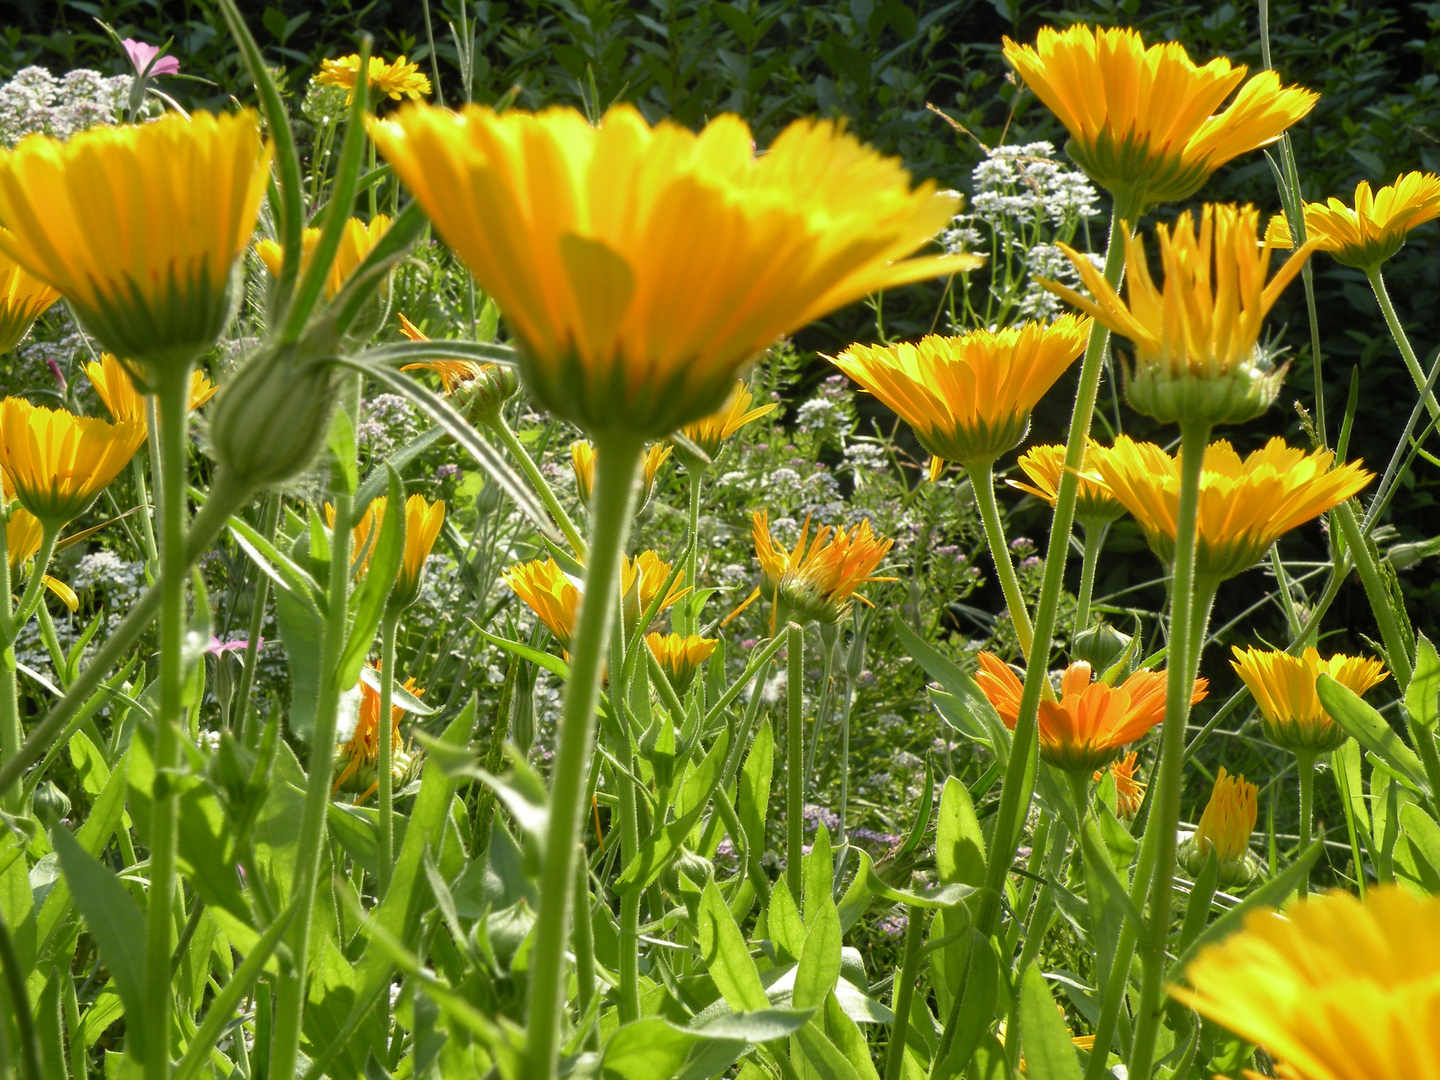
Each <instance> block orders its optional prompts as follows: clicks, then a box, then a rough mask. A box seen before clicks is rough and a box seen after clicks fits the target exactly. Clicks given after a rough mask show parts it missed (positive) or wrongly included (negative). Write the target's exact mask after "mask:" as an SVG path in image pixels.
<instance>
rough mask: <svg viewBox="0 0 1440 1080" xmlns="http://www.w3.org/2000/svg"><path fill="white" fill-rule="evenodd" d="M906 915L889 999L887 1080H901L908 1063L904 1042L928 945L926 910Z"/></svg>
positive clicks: (918, 910) (886, 1058)
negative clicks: (890, 1023) (891, 1015)
mask: <svg viewBox="0 0 1440 1080" xmlns="http://www.w3.org/2000/svg"><path fill="white" fill-rule="evenodd" d="M905 913H906V915H908V916H909V922H908V924H907V925H906V927H905V952H904V953H903V955H902V957H901V960H900V970H899V972H897V973H896V975H895V993H894V994H893V995H892V997H891V1000H890V1006H891V1011H892V1012H893V1013H894V1014H895V1020H894V1022H893V1026H892V1027H891V1029H890V1052H889V1053H888V1054H887V1055H886V1057H885V1080H900V1069H901V1066H902V1065H903V1064H904V1063H905V1039H906V1037H907V1036H908V1035H909V1034H910V1003H911V1001H912V999H913V998H914V997H915V979H916V977H917V976H918V975H919V967H920V957H921V955H922V953H923V952H924V950H923V949H922V946H923V945H924V944H925V909H924V908H918V907H907V908H906V909H905Z"/></svg>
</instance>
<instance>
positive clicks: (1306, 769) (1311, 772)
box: [1295, 751, 1315, 900]
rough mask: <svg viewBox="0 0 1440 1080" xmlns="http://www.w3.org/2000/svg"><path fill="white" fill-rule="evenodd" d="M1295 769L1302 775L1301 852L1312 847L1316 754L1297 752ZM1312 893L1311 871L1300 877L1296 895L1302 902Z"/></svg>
mask: <svg viewBox="0 0 1440 1080" xmlns="http://www.w3.org/2000/svg"><path fill="white" fill-rule="evenodd" d="M1295 769H1296V771H1297V772H1298V773H1299V774H1300V852H1301V854H1304V852H1305V851H1306V849H1308V848H1309V847H1310V829H1311V825H1312V822H1313V821H1314V814H1315V754H1314V753H1313V752H1311V751H1303V752H1301V751H1297V752H1296V754H1295ZM1309 892H1310V871H1309V870H1308V869H1307V870H1306V871H1305V872H1304V873H1303V874H1301V875H1300V884H1299V885H1298V886H1297V887H1296V889H1295V895H1296V896H1298V897H1300V898H1301V899H1302V900H1303V899H1304V898H1305V896H1306V895H1307V894H1308V893H1309Z"/></svg>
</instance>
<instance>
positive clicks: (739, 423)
mask: <svg viewBox="0 0 1440 1080" xmlns="http://www.w3.org/2000/svg"><path fill="white" fill-rule="evenodd" d="M753 400H754V395H752V394H751V393H750V388H749V387H748V386H746V385H745V384H744V383H743V382H737V383H736V384H735V389H733V390H731V391H730V396H729V397H728V398H726V399H725V404H724V405H722V406H721V407H720V411H719V412H714V413H711V414H710V415H709V416H707V417H704V418H703V419H700V420H696V421H695V422H694V423H693V424H686V425H685V426H684V427H682V428H681V429H680V434H682V435H684V436H685V437H686V438H687V439H689V440H690V441H691V442H693V443H694V444H695V445H696V446H698V447H699V448H700V449H701V450H703V451H705V456H706V457H708V458H709V459H710V460H711V461H714V460H715V458H716V456H717V455H718V454H719V453H720V447H721V446H722V445H724V443H725V440H726V439H728V438H730V436H731V435H734V434H735V432H737V431H739V430H740V429H741V428H742V427H744V426H745V425H746V424H748V423H750V421H752V420H759V419H760V418H761V417H762V416H768V415H769V414H770V413H772V412H774V411H775V410H776V409H778V408H779V407H780V406H779V404H778V403H777V402H774V401H772V402H770V403H769V404H768V405H761V406H759V407H758V408H754V409H752V408H750V402H751V401H753ZM681 460H682V461H684V462H685V467H686V468H690V467H691V463H690V459H689V457H688V455H682V458H681ZM697 464H698V463H697Z"/></svg>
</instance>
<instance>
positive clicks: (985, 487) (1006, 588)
mask: <svg viewBox="0 0 1440 1080" xmlns="http://www.w3.org/2000/svg"><path fill="white" fill-rule="evenodd" d="M991 470H992V463H991V462H986V463H985V464H984V465H970V466H966V468H965V472H966V473H967V474H968V475H969V477H970V487H971V488H972V489H973V490H974V492H975V505H976V506H978V507H979V508H980V520H981V521H983V522H984V523H985V543H986V544H987V545H988V546H989V548H990V558H991V559H993V560H994V561H995V575H996V576H997V577H998V578H999V579H1000V591H1001V592H1003V593H1004V594H1005V606H1006V607H1007V608H1009V609H1010V621H1011V622H1012V623H1014V625H1015V636H1016V637H1017V638H1019V640H1020V651H1021V652H1022V653H1024V654H1025V655H1026V656H1029V655H1030V647H1031V645H1032V643H1033V639H1034V630H1033V629H1032V628H1031V626H1030V612H1029V610H1028V609H1027V608H1026V607H1025V597H1024V595H1023V594H1022V593H1021V592H1020V580H1019V578H1017V577H1016V576H1015V564H1014V563H1013V562H1011V561H1010V547H1009V545H1008V544H1007V543H1006V542H1005V526H1004V525H1002V524H1001V522H1000V510H999V507H998V506H997V505H996V503H995V475H994V473H993V472H992V471H991Z"/></svg>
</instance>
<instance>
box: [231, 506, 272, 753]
mask: <svg viewBox="0 0 1440 1080" xmlns="http://www.w3.org/2000/svg"><path fill="white" fill-rule="evenodd" d="M279 525H280V496H279V495H275V494H271V495H270V496H269V497H268V498H267V499H266V500H265V515H264V518H263V519H262V521H261V523H260V531H261V534H262V535H263V536H264V537H265V539H266V540H269V541H270V542H271V543H274V542H275V530H276V529H277V528H278V527H279ZM252 597H253V599H252V600H251V604H250V636H249V637H247V638H246V639H245V659H244V661H243V662H242V663H241V666H240V686H239V687H238V688H237V689H236V691H235V709H234V713H233V717H234V718H233V720H232V723H233V725H234V726H235V727H236V728H237V729H238V730H239V732H240V743H241V745H243V746H252V745H254V743H252V741H251V737H250V736H251V727H250V695H251V692H252V691H253V689H254V686H255V665H256V664H257V663H258V662H259V659H260V632H261V631H262V630H264V629H265V604H266V602H267V601H268V600H269V599H270V576H269V575H268V574H260V573H257V574H256V575H255V591H254V593H253V594H252ZM254 734H255V740H254V742H255V743H258V742H259V734H260V732H259V728H258V727H257V728H256V729H255V730H254Z"/></svg>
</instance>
